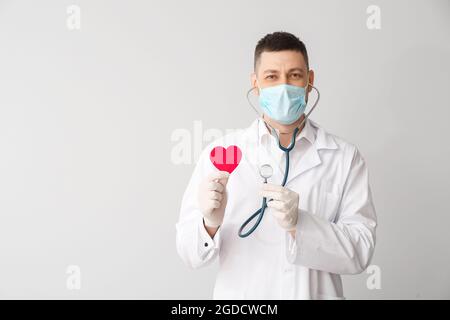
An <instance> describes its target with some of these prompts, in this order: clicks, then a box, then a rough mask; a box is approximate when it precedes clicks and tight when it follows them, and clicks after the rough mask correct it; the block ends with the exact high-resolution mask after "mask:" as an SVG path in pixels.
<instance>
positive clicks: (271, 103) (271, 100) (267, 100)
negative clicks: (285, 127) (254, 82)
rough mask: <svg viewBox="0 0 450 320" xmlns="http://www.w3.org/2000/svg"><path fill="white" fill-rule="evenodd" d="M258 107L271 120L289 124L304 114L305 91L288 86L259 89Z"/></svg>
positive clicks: (281, 85)
mask: <svg viewBox="0 0 450 320" xmlns="http://www.w3.org/2000/svg"><path fill="white" fill-rule="evenodd" d="M307 87H308V85H306V88H307ZM259 105H260V107H261V109H262V111H263V112H264V113H265V114H266V115H267V116H269V117H270V118H271V119H273V120H275V121H277V122H279V123H281V124H291V123H294V122H295V121H296V120H298V119H299V118H300V117H301V115H302V114H303V113H304V112H305V109H306V90H305V88H303V87H298V86H293V85H289V84H280V85H276V86H272V87H266V88H259Z"/></svg>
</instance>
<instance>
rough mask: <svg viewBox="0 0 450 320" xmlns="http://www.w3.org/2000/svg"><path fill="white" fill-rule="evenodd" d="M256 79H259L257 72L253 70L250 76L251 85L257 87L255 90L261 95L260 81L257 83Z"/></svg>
mask: <svg viewBox="0 0 450 320" xmlns="http://www.w3.org/2000/svg"><path fill="white" fill-rule="evenodd" d="M256 79H257V77H256V73H255V72H252V74H251V76H250V82H251V86H252V88H256V89H255V91H256V93H257V94H258V95H259V89H258V83H257V81H256Z"/></svg>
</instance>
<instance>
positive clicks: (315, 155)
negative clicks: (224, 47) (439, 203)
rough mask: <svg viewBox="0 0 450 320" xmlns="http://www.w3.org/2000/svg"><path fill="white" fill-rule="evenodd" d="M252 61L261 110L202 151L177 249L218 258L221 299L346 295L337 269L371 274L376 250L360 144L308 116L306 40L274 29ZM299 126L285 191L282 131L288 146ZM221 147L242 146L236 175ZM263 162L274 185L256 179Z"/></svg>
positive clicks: (200, 262)
mask: <svg viewBox="0 0 450 320" xmlns="http://www.w3.org/2000/svg"><path fill="white" fill-rule="evenodd" d="M254 63H255V65H254V73H252V75H251V81H252V86H253V87H254V88H255V93H256V94H257V95H258V97H259V105H260V108H261V109H262V111H263V116H262V117H261V118H259V119H257V120H255V121H254V122H253V123H252V124H251V126H250V127H249V128H247V129H245V130H240V131H236V132H233V133H231V134H228V135H226V136H224V137H222V138H221V139H218V140H216V141H214V142H213V143H211V144H210V145H209V146H208V147H207V148H205V150H204V151H203V153H202V154H201V156H200V159H199V161H198V163H197V165H196V167H195V170H194V172H193V175H192V177H191V179H190V181H189V184H188V186H187V189H186V191H185V194H184V196H183V200H182V204H181V212H180V217H179V221H178V223H177V224H176V231H177V238H176V244H177V251H178V253H179V255H180V257H181V258H182V260H183V261H184V262H185V263H186V264H187V265H188V266H190V267H192V268H199V267H202V266H205V265H207V264H209V263H211V262H212V261H214V260H215V259H216V258H217V257H218V258H219V272H218V275H217V279H216V282H215V286H214V293H213V298H214V299H344V293H343V288H342V281H341V276H340V275H343V274H357V273H361V272H362V271H364V270H365V269H366V268H367V266H368V265H369V263H370V260H371V258H372V255H373V251H374V247H375V229H376V226H377V220H376V214H375V209H374V205H373V203H372V195H371V191H370V187H369V177H368V169H367V166H366V162H365V161H364V158H363V157H362V156H361V154H360V152H359V151H358V149H357V148H356V147H355V146H354V145H352V144H350V143H348V142H346V141H344V140H343V139H341V138H339V137H337V136H334V135H332V134H330V133H328V132H326V131H325V130H324V129H323V128H322V127H321V126H319V125H318V124H316V123H315V122H313V121H312V120H310V119H309V118H307V119H306V121H303V120H304V119H305V113H304V111H305V102H306V101H308V94H309V93H310V92H311V88H313V84H314V72H313V71H312V70H310V69H309V63H308V55H307V51H306V48H305V45H304V44H303V42H301V41H300V40H299V39H298V38H297V37H296V36H294V35H292V34H290V33H286V32H275V33H272V34H268V35H266V36H265V37H264V38H262V39H261V40H260V41H259V42H258V44H257V46H256V49H255V61H254ZM295 128H299V130H300V131H299V134H298V135H297V136H296V137H295V147H294V148H293V150H292V151H291V152H290V155H289V159H290V164H289V175H288V178H287V182H286V184H285V186H284V187H282V186H281V185H280V184H281V181H282V180H283V177H284V174H285V161H286V153H285V152H283V151H282V150H281V149H280V148H279V145H278V141H277V139H276V137H277V136H278V137H279V142H280V143H281V145H282V146H284V147H287V146H288V145H289V143H290V141H291V138H292V136H293V132H294V130H295ZM274 131H275V132H274ZM216 146H223V147H224V148H227V147H228V146H237V147H238V148H239V149H240V150H241V152H242V159H241V160H240V162H239V164H238V165H237V167H236V168H235V169H234V171H232V172H231V174H230V173H229V172H225V171H219V170H218V169H217V168H216V167H215V166H214V165H213V164H212V162H211V159H210V152H211V150H212V149H213V148H214V147H216ZM235 160H236V159H235ZM262 164H270V165H271V167H272V168H273V175H272V176H271V177H270V178H269V180H268V183H263V179H262V178H261V177H260V176H259V168H260V166H261V165H262ZM263 197H266V198H267V199H270V201H268V202H267V206H268V208H267V209H266V211H265V215H264V216H263V219H262V220H261V223H260V224H259V226H258V227H257V228H256V230H255V231H254V232H253V233H252V234H250V235H249V236H248V237H245V238H242V237H239V236H238V232H239V228H240V227H241V225H242V223H243V222H244V221H245V220H246V219H247V218H248V217H249V216H250V215H252V214H253V213H254V212H255V211H256V210H257V209H258V208H260V207H261V201H262V198H263ZM255 221H256V219H254V220H253V222H252V223H254V222H255ZM250 226H251V224H250Z"/></svg>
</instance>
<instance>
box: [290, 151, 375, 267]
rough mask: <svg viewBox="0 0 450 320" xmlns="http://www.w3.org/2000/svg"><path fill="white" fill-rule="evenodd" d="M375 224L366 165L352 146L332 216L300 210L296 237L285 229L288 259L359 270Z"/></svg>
mask: <svg viewBox="0 0 450 320" xmlns="http://www.w3.org/2000/svg"><path fill="white" fill-rule="evenodd" d="M300 199H301V198H300ZM300 201H301V200H300ZM376 226H377V218H376V214H375V208H374V206H373V203H372V194H371V190H370V186H369V174H368V169H367V167H366V164H365V161H364V159H363V158H362V157H361V155H360V154H359V152H358V150H357V149H356V148H355V151H354V154H353V159H352V162H351V166H350V169H349V173H348V175H347V179H346V182H345V185H344V190H343V194H342V199H341V202H340V205H339V209H338V212H337V215H336V218H335V220H334V221H328V220H326V219H324V218H322V217H320V216H319V215H315V214H314V213H311V212H307V211H304V210H299V218H298V224H297V227H296V236H295V239H294V238H293V237H292V236H291V235H290V234H288V233H286V255H287V259H288V261H289V262H290V263H293V264H299V265H302V266H305V267H307V268H310V269H315V270H322V271H326V272H330V273H335V274H357V273H361V272H363V271H364V270H365V269H366V268H367V266H368V265H369V263H370V260H371V258H372V255H373V251H374V248H375V229H376Z"/></svg>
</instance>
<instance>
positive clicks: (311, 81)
mask: <svg viewBox="0 0 450 320" xmlns="http://www.w3.org/2000/svg"><path fill="white" fill-rule="evenodd" d="M308 83H309V84H310V86H308V93H310V92H311V90H312V87H311V86H313V85H314V70H309V72H308Z"/></svg>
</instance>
